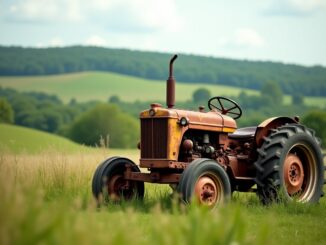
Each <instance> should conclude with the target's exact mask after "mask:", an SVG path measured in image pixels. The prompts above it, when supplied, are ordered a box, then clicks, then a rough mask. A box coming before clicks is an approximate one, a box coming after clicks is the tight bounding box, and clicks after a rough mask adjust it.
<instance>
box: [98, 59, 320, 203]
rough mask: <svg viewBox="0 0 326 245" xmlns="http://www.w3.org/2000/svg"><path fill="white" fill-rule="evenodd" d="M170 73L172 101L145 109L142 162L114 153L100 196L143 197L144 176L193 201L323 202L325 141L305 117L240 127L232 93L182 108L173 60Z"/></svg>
mask: <svg viewBox="0 0 326 245" xmlns="http://www.w3.org/2000/svg"><path fill="white" fill-rule="evenodd" d="M176 58H177V55H175V56H174V57H173V58H172V59H171V60H170V72H169V73H170V74H169V78H168V80H167V93H166V96H167V108H164V107H162V106H161V105H160V104H158V103H153V104H151V106H150V108H149V109H147V110H144V111H142V112H141V113H140V124H141V139H140V143H139V145H138V148H139V149H140V162H139V167H140V168H145V169H147V171H143V172H141V171H140V168H139V167H138V166H137V165H136V164H135V163H134V162H133V161H131V160H129V159H127V158H124V157H111V158H108V159H106V160H105V161H103V162H102V163H101V164H100V165H99V166H98V167H97V169H96V171H95V173H94V177H93V182H92V191H93V194H94V196H95V198H97V200H103V199H104V200H114V201H119V200H130V199H133V198H139V199H142V198H143V196H144V182H150V183H159V184H170V186H171V187H172V189H173V190H174V191H176V192H177V193H179V194H180V197H181V198H182V200H183V201H184V202H185V203H189V202H190V201H191V200H193V199H194V200H196V201H198V202H199V203H200V204H203V205H206V206H208V207H212V208H213V207H216V206H217V205H218V204H220V203H225V202H226V201H228V200H229V199H230V197H231V194H232V192H233V191H240V192H249V191H254V192H256V193H257V195H258V197H259V198H260V200H261V201H262V202H263V203H265V204H268V203H271V202H275V201H279V200H284V201H297V202H302V203H316V202H318V200H319V199H320V197H321V196H323V190H322V189H323V184H324V166H323V156H322V151H321V142H320V140H319V139H318V138H317V137H316V136H315V132H314V131H313V130H311V129H309V128H307V127H306V126H304V125H302V124H300V123H299V118H298V117H293V118H292V117H273V118H269V119H267V120H265V121H263V122H262V123H260V124H259V125H258V126H256V127H245V128H239V129H238V128H237V124H236V121H235V120H236V119H238V118H239V117H241V115H242V110H241V107H240V106H239V105H238V104H237V103H236V102H235V101H233V100H231V99H228V98H225V97H220V96H217V97H213V98H211V99H209V100H208V108H209V110H208V111H205V110H204V107H203V106H200V107H199V110H198V111H189V110H181V109H176V108H175V107H174V106H175V80H174V77H173V62H174V61H175V60H176Z"/></svg>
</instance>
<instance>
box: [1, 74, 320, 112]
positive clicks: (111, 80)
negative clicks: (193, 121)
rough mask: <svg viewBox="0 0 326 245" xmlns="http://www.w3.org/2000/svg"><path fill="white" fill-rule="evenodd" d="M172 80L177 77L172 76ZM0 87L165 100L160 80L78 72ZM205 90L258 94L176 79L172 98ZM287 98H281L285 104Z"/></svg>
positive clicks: (309, 100)
mask: <svg viewBox="0 0 326 245" xmlns="http://www.w3.org/2000/svg"><path fill="white" fill-rule="evenodd" d="M176 79H178V77H177V76H176ZM0 86H3V87H10V88H14V89H17V90H19V91H41V92H46V93H51V94H56V95H58V96H59V97H60V98H61V99H62V100H63V101H65V102H68V101H69V100H70V99H71V98H76V99H77V100H78V101H89V100H101V101H106V100H107V99H108V98H109V97H110V96H112V95H118V96H119V97H120V98H121V99H122V100H124V101H129V102H132V101H135V100H140V101H165V96H166V94H165V91H166V84H165V82H164V81H154V80H148V79H143V78H137V77H132V76H126V75H121V74H116V73H110V72H82V73H73V74H65V75H49V76H24V77H21V76H19V77H0ZM200 87H205V88H207V89H209V90H210V91H211V94H212V95H214V96H218V95H219V96H230V95H233V96H236V95H238V94H239V93H240V92H241V91H245V92H246V93H248V94H251V95H254V94H258V91H255V90H251V89H242V88H236V87H230V86H223V85H207V84H200V83H196V84H189V83H181V82H180V81H179V82H178V80H177V86H176V99H177V101H186V100H189V99H191V96H192V94H193V92H194V91H195V90H196V89H198V88H200ZM290 101H291V98H290V96H285V103H286V104H289V103H290ZM305 103H306V104H307V105H314V106H319V107H325V106H326V98H325V97H306V98H305Z"/></svg>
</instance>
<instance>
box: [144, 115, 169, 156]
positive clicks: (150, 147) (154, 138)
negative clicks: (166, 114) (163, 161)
mask: <svg viewBox="0 0 326 245" xmlns="http://www.w3.org/2000/svg"><path fill="white" fill-rule="evenodd" d="M167 122H168V120H167V119H166V118H150V119H141V158H166V157H167V136H168V124H167Z"/></svg>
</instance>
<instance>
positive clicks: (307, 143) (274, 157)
mask: <svg viewBox="0 0 326 245" xmlns="http://www.w3.org/2000/svg"><path fill="white" fill-rule="evenodd" d="M255 167H256V170H257V175H256V183H257V187H258V192H257V194H258V196H259V197H260V199H261V201H262V202H263V203H265V204H268V203H271V202H274V201H297V202H302V203H306V202H308V203H316V202H318V200H319V198H320V197H321V196H322V195H323V192H322V186H323V182H324V176H323V173H324V166H323V158H322V153H321V149H320V142H319V140H318V139H317V138H316V137H315V136H314V131H313V130H310V129H308V128H306V127H305V126H303V125H300V124H289V125H285V126H282V127H279V128H277V129H275V130H273V132H272V133H271V134H270V135H269V136H268V137H266V138H265V140H264V143H263V144H262V146H261V147H260V148H259V149H258V159H257V161H256V162H255Z"/></svg>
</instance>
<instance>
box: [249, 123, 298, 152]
mask: <svg viewBox="0 0 326 245" xmlns="http://www.w3.org/2000/svg"><path fill="white" fill-rule="evenodd" d="M289 123H296V124H298V123H299V118H298V117H295V118H291V117H271V118H268V119H266V120H265V121H263V122H262V123H261V124H259V125H258V127H257V129H256V133H255V144H256V146H257V147H260V146H261V145H262V143H263V139H264V137H266V136H267V135H269V134H270V130H271V129H274V128H278V127H280V126H282V125H285V124H289Z"/></svg>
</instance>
